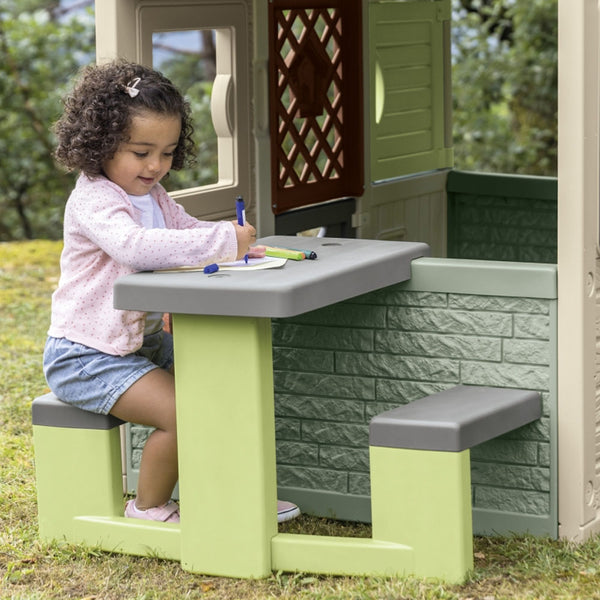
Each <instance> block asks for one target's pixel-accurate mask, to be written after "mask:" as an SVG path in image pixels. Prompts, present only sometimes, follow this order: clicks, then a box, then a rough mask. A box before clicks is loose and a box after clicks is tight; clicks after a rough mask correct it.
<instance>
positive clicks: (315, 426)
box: [273, 259, 557, 535]
mask: <svg viewBox="0 0 600 600" xmlns="http://www.w3.org/2000/svg"><path fill="white" fill-rule="evenodd" d="M487 264H488V263H483V262H479V261H443V260H437V261H436V260H433V259H420V260H418V261H415V262H413V265H414V266H413V270H416V271H418V274H419V279H420V285H421V286H422V287H424V288H425V289H419V283H416V284H415V283H414V282H409V283H406V284H400V285H397V286H393V287H390V288H386V289H385V290H380V291H378V292H374V293H370V294H367V295H365V296H361V297H359V298H356V299H353V300H350V301H346V302H343V303H340V304H337V305H335V306H331V307H328V308H325V309H322V310H318V311H314V312H311V313H308V314H304V315H301V316H299V317H296V318H293V319H281V320H276V321H274V322H273V345H274V380H275V411H276V426H277V463H278V468H277V475H278V484H279V492H280V497H284V496H285V497H288V498H291V499H293V500H296V501H298V502H299V503H300V505H301V506H302V507H303V508H304V509H305V510H306V511H308V512H313V513H316V514H321V515H330V516H335V517H338V518H344V519H356V520H369V518H370V514H369V500H368V498H369V456H368V423H369V420H370V419H371V418H372V417H373V416H374V415H376V414H378V413H380V412H382V411H384V410H388V409H390V408H393V407H395V406H398V405H399V404H403V403H406V402H410V401H412V400H416V399H418V398H420V397H422V396H426V395H428V394H431V393H434V392H437V391H440V390H443V389H446V388H448V387H452V386H454V385H457V384H459V383H462V384H473V385H491V386H500V387H515V388H516V387H518V388H526V389H533V390H538V391H540V392H542V395H543V398H544V407H545V408H544V417H543V419H542V420H541V421H539V422H536V423H534V424H531V425H529V426H526V427H524V428H521V429H519V430H518V431H514V432H511V433H509V434H507V435H505V436H503V437H502V438H498V439H496V440H492V441H490V442H487V443H485V444H482V445H480V446H478V447H476V448H474V449H473V450H472V452H471V458H472V474H471V476H472V484H473V507H474V525H475V529H476V531H478V532H489V531H499V530H505V531H518V530H526V529H527V530H530V531H532V532H536V533H548V534H550V535H556V527H557V525H556V476H555V470H556V465H555V459H553V456H554V454H555V450H556V448H555V445H556V436H555V435H554V434H553V431H554V430H555V426H554V419H555V409H554V406H555V400H556V389H555V372H556V369H555V349H556V314H555V311H556V300H555V293H554V298H553V297H551V296H552V295H553V293H552V289H553V285H552V284H550V285H549V286H546V285H543V286H541V288H542V289H541V290H540V291H539V292H537V291H535V290H531V289H530V290H523V289H522V286H521V285H520V282H521V280H522V279H523V275H524V273H523V270H519V271H518V272H517V274H516V276H515V273H514V272H512V273H511V271H514V269H512V265H510V264H509V263H504V265H505V266H504V267H500V269H499V270H498V263H495V267H496V268H495V269H493V274H490V269H489V268H486V265H487ZM466 265H467V266H468V270H470V272H467V274H466V275H465V274H464V271H465V266H466ZM440 268H441V269H442V270H444V271H446V272H445V277H449V278H450V279H453V275H452V271H454V272H455V273H456V275H457V277H455V278H454V281H455V283H454V285H455V287H459V288H460V287H461V285H462V284H460V279H461V275H460V273H462V279H463V280H464V281H466V284H464V285H463V287H464V288H465V289H464V291H463V292H461V291H460V290H458V291H440V290H437V289H436V287H440V285H441V287H443V286H444V283H443V278H442V277H438V275H437V271H438V270H439V269H440ZM524 268H525V269H526V270H531V271H532V272H536V267H535V265H531V266H527V267H524ZM428 271H431V276H432V278H433V280H432V281H429V282H428V281H427V280H428V276H427V272H428ZM542 271H543V272H544V275H547V277H548V278H550V279H552V278H554V279H555V273H554V269H553V268H548V267H547V266H544V267H543V268H542ZM537 274H538V275H539V272H538V273H537ZM535 279H536V276H535V275H532V281H534V280H535ZM542 279H543V277H542ZM435 280H437V281H439V282H440V285H436V281H435ZM486 280H493V285H491V286H490V287H492V288H497V289H500V293H498V292H497V291H496V292H495V293H494V294H491V295H488V294H485V293H482V292H485V288H486V285H485V281H486ZM503 282H504V283H503ZM529 287H535V285H531V286H529ZM547 287H549V288H550V290H551V291H550V293H548V291H547ZM511 288H514V289H512V290H511ZM473 291H475V292H476V293H472V292H473ZM522 292H526V293H528V294H530V295H531V294H533V297H532V296H529V297H523V296H520V295H519V294H520V293H522ZM507 294H512V295H507ZM538 295H541V296H550V297H536V296H538ZM439 493H440V502H443V497H444V490H443V489H440V490H439ZM391 501H393V499H391ZM511 513H513V514H511Z"/></svg>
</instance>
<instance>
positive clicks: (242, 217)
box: [235, 196, 246, 227]
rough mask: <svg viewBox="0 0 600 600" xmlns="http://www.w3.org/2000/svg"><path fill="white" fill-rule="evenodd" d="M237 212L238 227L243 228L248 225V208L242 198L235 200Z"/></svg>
mask: <svg viewBox="0 0 600 600" xmlns="http://www.w3.org/2000/svg"><path fill="white" fill-rule="evenodd" d="M235 212H236V213H237V221H238V225H241V226H242V227H243V226H244V225H245V224H246V206H245V205H244V199H243V198H242V197H241V196H238V197H237V198H236V199H235Z"/></svg>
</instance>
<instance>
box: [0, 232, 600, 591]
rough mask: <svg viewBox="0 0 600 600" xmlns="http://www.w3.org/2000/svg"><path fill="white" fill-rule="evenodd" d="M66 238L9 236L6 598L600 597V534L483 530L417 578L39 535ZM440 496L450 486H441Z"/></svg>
mask: <svg viewBox="0 0 600 600" xmlns="http://www.w3.org/2000/svg"><path fill="white" fill-rule="evenodd" d="M60 247H61V246H60V243H58V242H48V241H36V242H23V243H21V242H19V243H0V323H1V324H2V328H1V331H0V427H1V432H2V433H1V435H0V599H9V598H10V599H14V600H25V599H27V600H33V599H47V598H56V599H61V600H65V599H70V598H77V599H85V600H112V599H114V600H129V599H140V600H141V599H145V600H150V599H184V598H219V599H223V600H227V599H231V600H234V599H238V598H239V599H246V598H299V599H317V598H319V599H331V600H334V599H335V600H337V599H352V600H360V599H367V598H372V599H385V600H408V599H452V600H459V599H460V600H468V599H469V600H501V599H514V598H531V599H533V598H536V599H546V598H581V599H592V598H598V599H600V585H599V584H600V539H599V538H593V539H590V540H588V541H587V542H585V543H583V544H580V545H574V544H571V543H569V542H566V541H562V540H561V541H556V540H549V539H543V538H534V537H531V536H515V537H509V538H493V537H487V538H477V539H476V540H475V569H474V570H473V572H472V573H471V574H470V577H469V579H468V581H467V582H466V583H465V584H463V585H444V584H440V583H439V582H435V581H423V580H418V579H413V578H370V577H368V578H362V577H321V576H313V575H310V574H303V573H299V574H291V573H274V574H273V575H272V576H271V577H269V578H267V579H263V580H251V581H248V580H235V579H224V578H217V577H207V576H202V575H194V574H191V573H187V572H185V571H183V570H182V569H181V568H180V566H179V564H178V563H176V562H172V561H164V560H158V559H152V558H137V557H131V556H122V555H116V554H109V553H106V552H101V551H96V550H94V549H87V548H82V547H79V546H74V545H69V544H65V543H60V542H55V543H52V544H47V543H41V542H40V541H39V540H38V539H37V512H36V497H35V478H34V467H33V448H32V439H31V417H30V410H31V401H32V400H33V398H35V397H36V396H38V395H40V394H41V393H43V392H45V391H47V388H46V383H45V381H44V378H43V374H42V370H41V354H42V348H43V344H44V339H45V333H46V330H47V327H48V320H49V308H50V295H51V292H52V290H53V288H54V287H55V285H56V282H57V280H58V274H59V271H58V259H59V254H60ZM440 501H443V497H442V496H440ZM285 530H286V531H289V532H298V531H302V532H304V533H319V534H335V535H344V534H346V533H350V534H351V535H368V534H369V531H368V527H366V526H364V525H354V524H349V523H336V522H333V521H328V520H325V519H315V518H310V517H305V516H303V517H301V518H300V519H298V520H296V521H293V522H292V523H290V524H287V525H286V526H285Z"/></svg>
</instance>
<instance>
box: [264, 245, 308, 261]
mask: <svg viewBox="0 0 600 600" xmlns="http://www.w3.org/2000/svg"><path fill="white" fill-rule="evenodd" d="M265 254H266V256H273V257H275V258H290V259H291V260H304V259H305V258H306V257H305V256H304V252H302V251H301V250H289V249H288V248H273V247H272V246H266V252H265Z"/></svg>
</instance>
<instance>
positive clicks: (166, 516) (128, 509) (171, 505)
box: [125, 500, 179, 523]
mask: <svg viewBox="0 0 600 600" xmlns="http://www.w3.org/2000/svg"><path fill="white" fill-rule="evenodd" d="M125 516H126V517H130V518H132V519H146V520H147V521H161V522H163V523H179V505H178V504H177V502H173V500H169V501H168V502H167V503H166V504H163V505H162V506H153V507H152V508H148V509H147V510H140V509H139V508H138V507H137V506H136V505H135V500H129V501H128V502H127V504H125Z"/></svg>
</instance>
